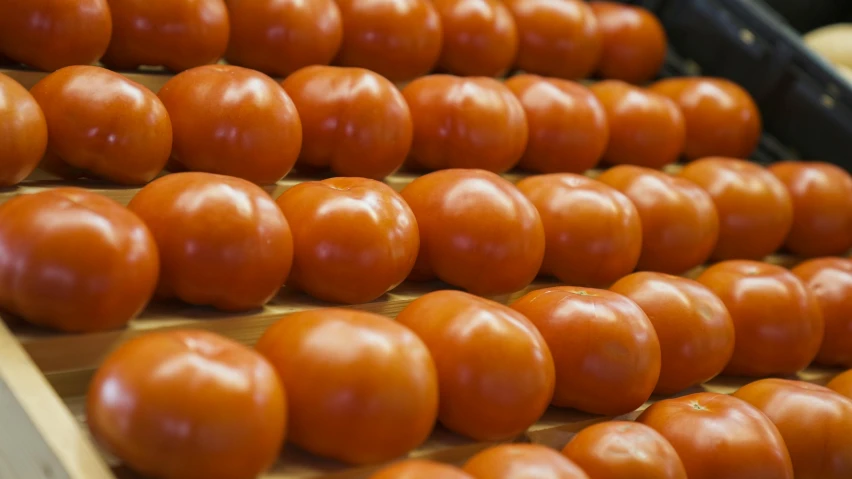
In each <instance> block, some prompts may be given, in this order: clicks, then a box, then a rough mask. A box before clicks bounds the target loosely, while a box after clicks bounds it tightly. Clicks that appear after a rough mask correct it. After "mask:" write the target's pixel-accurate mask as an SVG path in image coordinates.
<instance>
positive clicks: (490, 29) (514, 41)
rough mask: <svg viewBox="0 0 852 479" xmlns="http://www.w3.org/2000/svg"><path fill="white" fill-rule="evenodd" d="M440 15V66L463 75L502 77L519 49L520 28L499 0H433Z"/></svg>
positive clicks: (447, 70)
mask: <svg viewBox="0 0 852 479" xmlns="http://www.w3.org/2000/svg"><path fill="white" fill-rule="evenodd" d="M432 4H433V5H435V8H436V10H437V11H438V15H439V16H440V18H441V30H442V32H443V44H442V48H441V57H440V58H439V59H438V67H439V68H440V69H442V70H444V71H446V72H448V73H452V74H455V75H463V76H486V77H499V76H503V75H505V74H506V72H507V71H508V70H509V68H511V66H512V62H514V61H515V55H517V53H518V28H517V26H516V25H515V19H514V18H513V17H512V13H511V12H510V11H509V9H508V7H506V5H505V4H503V2H502V1H500V0H432Z"/></svg>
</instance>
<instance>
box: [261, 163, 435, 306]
mask: <svg viewBox="0 0 852 479" xmlns="http://www.w3.org/2000/svg"><path fill="white" fill-rule="evenodd" d="M276 203H278V206H279V207H280V208H281V211H283V212H284V216H285V217H286V218H287V222H288V223H289V224H290V227H291V228H292V230H293V252H294V260H293V269H292V271H291V272H290V277H289V279H288V280H287V285H288V286H293V287H295V288H297V289H300V290H302V291H305V292H306V293H308V294H310V295H311V296H313V297H315V298H318V299H321V300H324V301H331V302H337V303H350V304H354V303H366V302H369V301H373V300H374V299H376V298H378V297H379V296H381V295H383V294H385V293H386V292H388V291H390V290H391V289H393V288H395V287H396V286H397V285H398V284H399V283H401V282H402V281H403V280H404V279H405V278H406V277H407V276H408V274H409V273H411V269H412V268H413V267H414V262H415V261H416V260H417V251H418V249H419V247H420V236H419V232H418V230H417V220H415V219H414V213H413V212H412V211H411V208H409V207H408V205H407V204H405V201H404V200H403V199H402V197H401V196H399V193H397V192H396V191H394V190H393V188H391V187H390V186H388V185H386V184H384V183H380V182H378V181H375V180H368V179H366V178H331V179H328V180H323V181H310V182H307V183H300V184H298V185H296V186H294V187H292V188H290V189H288V190H287V191H285V192H284V194H283V195H281V196H280V197H279V198H278V200H277V201H276Z"/></svg>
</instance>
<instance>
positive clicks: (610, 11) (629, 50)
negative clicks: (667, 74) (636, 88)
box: [589, 1, 667, 83]
mask: <svg viewBox="0 0 852 479" xmlns="http://www.w3.org/2000/svg"><path fill="white" fill-rule="evenodd" d="M589 6H590V7H592V11H594V12H595V18H597V20H598V28H599V29H600V32H601V37H602V39H603V54H602V55H601V61H600V63H599V64H598V70H597V71H598V73H599V74H600V76H601V77H603V78H611V79H613V80H622V81H626V82H630V83H644V82H646V81H649V80H652V79H654V77H656V76H657V75H658V74H659V73H660V69H661V68H663V64H665V62H666V48H667V39H666V31H665V29H664V28H663V25H662V23H660V20H659V19H657V17H656V16H655V15H654V14H653V13H651V12H649V11H648V10H647V9H645V8H643V7H638V6H633V5H624V4H621V3H615V2H600V1H593V2H591V3H589Z"/></svg>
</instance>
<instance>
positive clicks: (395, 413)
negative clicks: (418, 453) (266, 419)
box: [257, 309, 438, 464]
mask: <svg viewBox="0 0 852 479" xmlns="http://www.w3.org/2000/svg"><path fill="white" fill-rule="evenodd" d="M257 350H258V351H260V352H261V354H263V355H264V356H266V358H267V359H269V361H270V362H271V363H272V365H273V366H275V369H276V370H277V371H278V374H279V375H280V377H281V380H282V382H283V383H284V387H285V389H286V390H287V398H288V400H289V407H288V412H289V416H290V434H289V439H290V441H291V442H292V443H293V444H295V445H297V446H299V447H300V448H302V449H304V450H306V451H308V452H311V453H314V454H316V455H319V456H322V457H327V458H331V459H336V460H340V461H344V462H347V463H352V464H366V463H377V462H382V461H387V460H390V459H393V458H396V457H398V456H400V455H402V454H405V453H407V452H408V451H410V450H411V449H414V448H415V447H417V446H419V445H420V444H421V443H423V441H425V440H426V438H427V437H429V433H431V432H432V427H433V426H434V425H435V416H436V414H437V411H438V389H437V387H438V378H437V375H436V372H435V363H434V362H433V361H432V358H431V356H430V355H429V350H428V349H427V348H426V346H425V345H424V344H423V341H421V340H420V339H418V338H417V336H416V335H415V334H414V333H412V332H411V331H410V330H409V329H408V328H405V327H403V326H401V325H400V324H398V323H396V322H394V321H392V320H390V319H388V318H385V317H383V316H379V315H376V314H372V313H366V312H362V311H354V310H346V309H319V310H313V311H304V312H300V313H295V314H291V315H288V316H285V317H284V318H282V319H281V320H280V321H278V322H277V323H275V324H273V325H272V326H271V327H270V328H269V329H268V330H267V331H266V333H264V335H263V336H262V337H261V338H260V341H259V342H258V343H257Z"/></svg>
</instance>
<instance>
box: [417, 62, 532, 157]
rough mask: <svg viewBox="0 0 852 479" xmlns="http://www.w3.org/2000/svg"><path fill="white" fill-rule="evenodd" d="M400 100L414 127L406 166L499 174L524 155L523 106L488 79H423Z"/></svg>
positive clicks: (452, 77) (444, 76)
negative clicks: (464, 169) (404, 102)
mask: <svg viewBox="0 0 852 479" xmlns="http://www.w3.org/2000/svg"><path fill="white" fill-rule="evenodd" d="M402 94H403V96H404V97H405V100H406V101H407V102H408V107H409V108H410V109H411V118H412V120H413V121H414V141H413V143H412V145H411V154H410V156H409V160H410V164H411V166H413V167H415V168H422V169H427V170H438V169H445V168H481V169H483V170H488V171H493V172H494V173H504V172H506V171H509V170H510V169H512V167H514V166H515V165H516V164H517V163H518V161H519V160H520V159H521V156H522V155H523V154H524V149H525V148H526V146H527V137H528V135H529V129H528V127H527V117H526V114H525V113H524V108H523V105H521V102H520V101H519V100H518V99H517V98H515V96H514V95H513V94H512V91H511V90H509V89H508V88H507V87H506V86H505V85H504V84H503V83H501V82H499V81H497V80H495V79H493V78H485V77H467V78H463V77H456V76H451V75H429V76H425V77H422V78H418V79H417V80H414V81H412V82H411V83H409V84H408V85H406V87H405V88H404V89H403V90H402ZM448 125H451V126H450V127H448Z"/></svg>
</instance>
